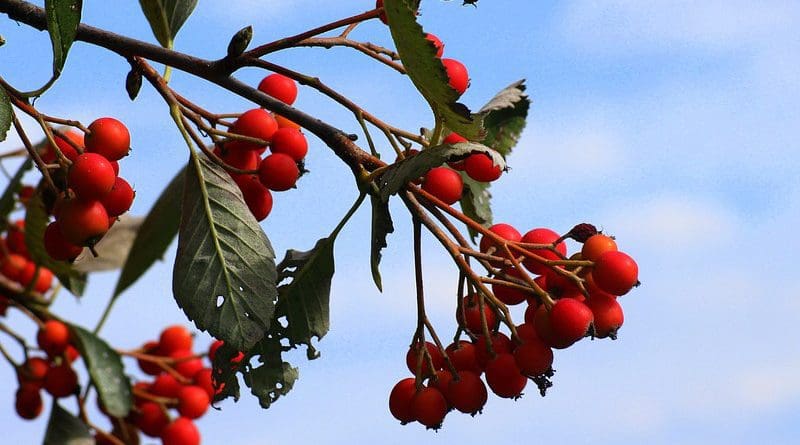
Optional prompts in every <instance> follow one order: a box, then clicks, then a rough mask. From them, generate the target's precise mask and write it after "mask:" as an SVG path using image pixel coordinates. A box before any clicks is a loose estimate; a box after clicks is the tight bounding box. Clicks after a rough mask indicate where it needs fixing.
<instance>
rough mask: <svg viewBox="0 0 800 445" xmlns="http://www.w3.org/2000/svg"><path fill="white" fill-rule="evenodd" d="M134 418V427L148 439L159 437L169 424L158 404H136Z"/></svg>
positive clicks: (165, 414)
mask: <svg viewBox="0 0 800 445" xmlns="http://www.w3.org/2000/svg"><path fill="white" fill-rule="evenodd" d="M137 408H138V413H136V416H135V419H136V421H135V423H136V426H137V427H139V429H140V430H142V432H143V433H145V434H147V435H148V436H150V437H159V436H161V433H162V432H164V428H166V426H167V425H168V424H169V417H168V416H167V413H166V412H165V411H164V408H162V407H161V405H159V404H158V403H155V402H144V403H141V404H138V406H137Z"/></svg>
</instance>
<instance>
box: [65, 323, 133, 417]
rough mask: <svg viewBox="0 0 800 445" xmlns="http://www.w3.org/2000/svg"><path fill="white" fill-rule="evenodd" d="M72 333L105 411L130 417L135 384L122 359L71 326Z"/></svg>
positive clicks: (79, 328)
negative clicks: (127, 374)
mask: <svg viewBox="0 0 800 445" xmlns="http://www.w3.org/2000/svg"><path fill="white" fill-rule="evenodd" d="M70 330H71V331H72V332H71V333H72V339H73V340H75V343H76V346H77V347H78V350H79V351H80V353H81V357H82V358H83V360H84V361H85V362H86V368H87V369H88V371H89V376H90V377H91V378H92V381H93V382H94V387H95V388H96V389H97V394H98V396H99V397H100V401H101V402H102V403H103V407H105V409H106V411H107V412H108V413H109V414H111V415H112V416H114V417H125V416H127V415H128V413H129V412H130V410H131V382H130V380H128V377H127V376H126V375H125V368H124V367H123V365H122V358H121V357H120V356H119V354H117V352H116V351H114V349H113V348H111V346H109V345H108V344H107V343H106V342H105V341H103V340H102V339H101V338H99V337H97V336H96V335H94V334H92V333H91V332H89V331H87V330H86V329H83V328H82V327H80V326H77V325H70Z"/></svg>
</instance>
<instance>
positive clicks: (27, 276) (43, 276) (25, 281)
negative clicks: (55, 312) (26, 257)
mask: <svg viewBox="0 0 800 445" xmlns="http://www.w3.org/2000/svg"><path fill="white" fill-rule="evenodd" d="M34 278H36V281H35V282H34V281H33V280H34ZM19 283H20V284H21V285H23V286H25V287H28V286H31V283H33V286H32V288H33V290H35V291H36V292H39V293H40V294H43V293H45V292H47V291H48V290H50V288H51V287H52V286H53V272H52V271H51V270H50V269H48V268H46V267H44V266H37V265H36V263H34V262H33V261H28V264H26V265H25V268H24V269H22V272H21V273H20V275H19Z"/></svg>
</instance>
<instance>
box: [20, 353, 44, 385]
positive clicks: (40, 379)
mask: <svg viewBox="0 0 800 445" xmlns="http://www.w3.org/2000/svg"><path fill="white" fill-rule="evenodd" d="M49 369H50V364H49V363H48V362H47V360H45V359H43V358H42V357H29V358H28V360H25V363H24V364H23V365H22V366H21V367H20V369H19V372H18V374H17V378H18V380H19V383H20V384H29V385H33V386H36V387H38V388H41V387H42V386H43V385H44V378H45V377H46V376H47V371H48V370H49Z"/></svg>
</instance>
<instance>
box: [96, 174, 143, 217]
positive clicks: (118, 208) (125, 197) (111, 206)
mask: <svg viewBox="0 0 800 445" xmlns="http://www.w3.org/2000/svg"><path fill="white" fill-rule="evenodd" d="M135 197H136V192H134V191H133V188H132V187H131V185H130V184H129V183H128V181H126V180H124V179H122V178H120V177H119V176H117V178H116V179H115V180H114V186H113V187H111V192H109V194H108V195H106V197H105V198H103V200H102V201H101V202H102V203H103V207H105V208H106V213H108V216H109V217H115V216H119V215H122V214H123V213H125V212H127V211H128V210H129V209H130V208H131V205H133V199H134V198H135Z"/></svg>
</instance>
